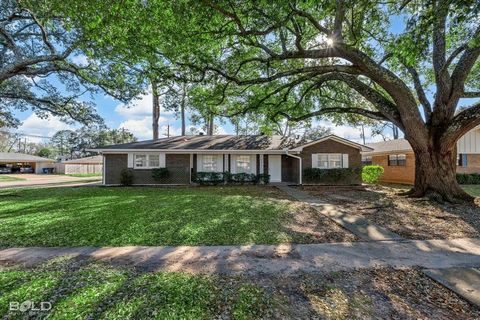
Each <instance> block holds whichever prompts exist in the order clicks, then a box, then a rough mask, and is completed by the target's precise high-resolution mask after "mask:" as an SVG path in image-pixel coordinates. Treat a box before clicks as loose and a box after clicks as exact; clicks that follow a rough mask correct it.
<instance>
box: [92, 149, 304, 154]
mask: <svg viewBox="0 0 480 320" xmlns="http://www.w3.org/2000/svg"><path fill="white" fill-rule="evenodd" d="M86 151H90V152H100V153H102V154H125V153H129V152H131V153H145V152H162V153H165V154H172V153H173V154H184V153H186V154H201V153H204V154H210V153H214V154H285V150H228V149H224V150H204V149H86ZM290 152H292V150H290ZM293 153H296V154H298V153H300V151H296V150H293Z"/></svg>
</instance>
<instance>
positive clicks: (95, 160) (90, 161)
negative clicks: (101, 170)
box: [62, 156, 103, 164]
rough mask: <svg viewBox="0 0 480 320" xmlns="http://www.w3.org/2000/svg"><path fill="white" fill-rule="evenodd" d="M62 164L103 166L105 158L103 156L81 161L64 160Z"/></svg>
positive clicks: (80, 159) (86, 158)
mask: <svg viewBox="0 0 480 320" xmlns="http://www.w3.org/2000/svg"><path fill="white" fill-rule="evenodd" d="M62 163H65V164H102V163H103V157H102V156H92V157H85V158H79V159H70V160H64V161H62Z"/></svg>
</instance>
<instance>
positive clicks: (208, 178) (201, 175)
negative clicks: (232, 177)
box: [195, 172, 224, 185]
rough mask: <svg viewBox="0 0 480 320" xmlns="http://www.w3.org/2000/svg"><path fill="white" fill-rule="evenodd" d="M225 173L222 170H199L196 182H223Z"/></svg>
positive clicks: (209, 183) (210, 183) (208, 183)
mask: <svg viewBox="0 0 480 320" xmlns="http://www.w3.org/2000/svg"><path fill="white" fill-rule="evenodd" d="M223 181H224V178H223V173H221V172H197V174H196V177H195V182H197V183H199V184H201V185H217V184H220V183H223Z"/></svg>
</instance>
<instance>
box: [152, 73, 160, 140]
mask: <svg viewBox="0 0 480 320" xmlns="http://www.w3.org/2000/svg"><path fill="white" fill-rule="evenodd" d="M152 97H153V100H152V131H153V140H157V139H158V136H159V133H158V120H159V119H160V97H159V95H158V88H157V83H156V82H155V81H152Z"/></svg>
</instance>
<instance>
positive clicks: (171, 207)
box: [0, 186, 305, 247]
mask: <svg viewBox="0 0 480 320" xmlns="http://www.w3.org/2000/svg"><path fill="white" fill-rule="evenodd" d="M281 197H283V194H282V193H281V192H280V191H278V190H277V189H275V188H272V187H254V186H248V187H199V188H187V187H186V188H120V187H117V188H115V187H112V188H104V187H97V188H94V187H83V188H44V189H28V190H26V189H23V190H14V189H10V190H2V191H0V247H2V246H4V247H5V246H124V245H172V246H174V245H231V244H252V243H262V244H275V243H282V242H291V241H293V242H295V241H298V242H301V237H302V235H299V234H295V233H289V232H288V230H286V228H285V224H286V222H288V219H289V218H291V216H292V214H291V213H290V212H289V210H293V209H292V207H293V204H291V203H290V202H289V201H286V200H284V199H282V198H281ZM304 236H305V235H304V234H303V237H304Z"/></svg>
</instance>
